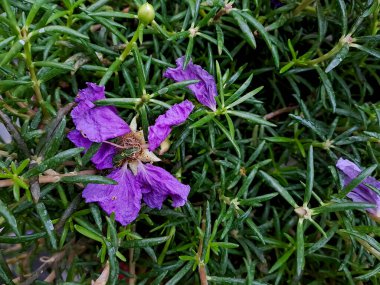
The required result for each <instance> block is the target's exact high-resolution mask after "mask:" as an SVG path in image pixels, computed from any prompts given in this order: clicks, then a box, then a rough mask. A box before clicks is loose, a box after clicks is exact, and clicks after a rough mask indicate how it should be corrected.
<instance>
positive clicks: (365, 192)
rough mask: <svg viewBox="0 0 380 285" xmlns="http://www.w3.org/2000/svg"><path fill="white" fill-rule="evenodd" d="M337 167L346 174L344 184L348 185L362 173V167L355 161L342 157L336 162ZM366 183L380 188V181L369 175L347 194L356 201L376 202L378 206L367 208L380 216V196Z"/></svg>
mask: <svg viewBox="0 0 380 285" xmlns="http://www.w3.org/2000/svg"><path fill="white" fill-rule="evenodd" d="M336 167H337V168H338V169H339V170H340V171H341V172H342V173H343V174H344V185H345V186H346V185H348V184H349V183H350V182H351V181H352V180H353V179H355V178H356V177H357V176H358V175H359V174H360V173H361V169H360V168H359V167H358V166H357V165H356V164H355V163H353V162H351V161H349V160H347V159H343V158H340V159H339V160H338V162H337V164H336ZM365 184H368V185H371V186H373V187H375V188H377V189H380V182H379V181H377V180H376V179H375V178H373V177H367V178H366V179H364V180H363V182H362V183H360V184H359V185H358V186H357V187H356V188H355V189H353V190H352V191H351V192H350V193H348V194H347V197H348V198H350V199H351V200H352V201H354V202H365V203H371V204H375V205H376V208H369V209H367V211H368V212H370V213H372V214H374V215H376V216H377V217H380V196H379V195H377V194H376V192H374V191H372V190H371V189H370V188H368V187H367V186H366V185H365Z"/></svg>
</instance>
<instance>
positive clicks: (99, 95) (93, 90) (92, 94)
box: [75, 82, 106, 103]
mask: <svg viewBox="0 0 380 285" xmlns="http://www.w3.org/2000/svg"><path fill="white" fill-rule="evenodd" d="M86 84H87V88H84V89H82V90H79V93H78V95H77V97H76V98H75V102H77V103H79V102H82V101H91V102H93V101H96V100H101V99H105V98H106V96H105V94H104V86H98V85H96V84H95V83H91V82H87V83H86Z"/></svg>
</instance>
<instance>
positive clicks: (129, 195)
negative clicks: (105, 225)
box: [82, 167, 141, 226]
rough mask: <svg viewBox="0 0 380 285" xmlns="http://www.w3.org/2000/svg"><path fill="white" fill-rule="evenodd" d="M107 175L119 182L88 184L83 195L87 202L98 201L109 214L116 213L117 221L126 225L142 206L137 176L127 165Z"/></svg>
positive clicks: (135, 216)
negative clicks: (115, 183)
mask: <svg viewBox="0 0 380 285" xmlns="http://www.w3.org/2000/svg"><path fill="white" fill-rule="evenodd" d="M107 177H108V178H111V179H113V180H115V181H116V182H118V184H117V185H105V184H88V185H87V186H86V188H85V189H84V191H83V193H82V197H83V198H84V199H85V200H86V203H90V202H98V203H99V205H100V206H101V207H102V209H103V210H104V211H105V212H106V213H107V214H108V215H110V214H111V213H115V219H116V221H118V222H120V224H122V225H123V226H125V225H127V224H129V223H131V222H133V221H134V220H135V219H136V218H137V215H138V213H139V211H140V208H141V190H140V188H139V186H138V184H137V183H136V177H135V176H134V175H133V174H132V172H131V171H130V170H128V169H127V168H126V167H125V168H118V169H115V170H114V171H113V172H112V173H111V174H109V175H108V176H107Z"/></svg>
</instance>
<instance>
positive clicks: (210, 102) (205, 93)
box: [164, 56, 218, 111]
mask: <svg viewBox="0 0 380 285" xmlns="http://www.w3.org/2000/svg"><path fill="white" fill-rule="evenodd" d="M184 61H185V57H184V56H182V57H180V58H178V59H177V60H176V64H177V67H176V68H168V69H167V70H166V71H165V73H164V76H165V77H167V78H170V79H173V80H174V81H176V82H181V81H185V80H199V82H198V83H194V84H190V85H188V86H187V88H189V89H190V90H191V91H192V92H193V94H194V95H195V97H196V98H197V100H198V101H199V102H200V103H201V104H203V105H205V106H207V107H209V108H210V109H211V110H213V111H216V101H215V96H218V91H217V89H216V84H215V79H214V77H213V76H212V75H211V74H209V73H208V72H207V71H206V70H204V69H203V68H202V67H201V66H199V65H196V64H193V63H192V61H191V60H190V62H189V64H188V65H187V66H186V68H185V69H183V63H184Z"/></svg>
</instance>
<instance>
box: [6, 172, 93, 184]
mask: <svg viewBox="0 0 380 285" xmlns="http://www.w3.org/2000/svg"><path fill="white" fill-rule="evenodd" d="M95 173H96V171H95V170H83V171H79V172H70V173H65V174H57V175H45V176H40V177H38V182H39V183H41V184H46V183H55V182H58V181H59V180H60V178H61V177H65V176H76V175H92V174H95ZM13 184H14V182H13V180H12V179H4V180H1V181H0V188H3V187H8V186H12V185H13Z"/></svg>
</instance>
